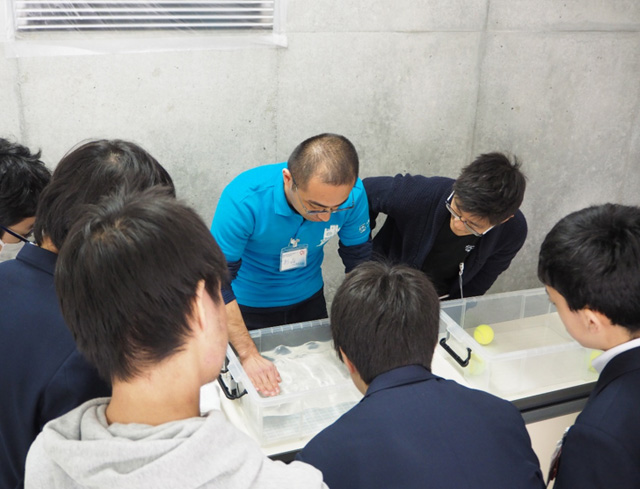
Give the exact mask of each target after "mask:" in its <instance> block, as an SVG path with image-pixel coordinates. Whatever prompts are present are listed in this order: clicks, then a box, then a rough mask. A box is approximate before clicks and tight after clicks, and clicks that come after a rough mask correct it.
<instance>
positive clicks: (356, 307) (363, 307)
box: [331, 261, 440, 384]
mask: <svg viewBox="0 0 640 489" xmlns="http://www.w3.org/2000/svg"><path fill="white" fill-rule="evenodd" d="M439 318H440V301H439V300H438V294H437V293H436V291H435V289H434V288H433V285H432V284H431V282H430V281H429V279H428V278H427V276H426V275H425V274H424V273H422V272H421V271H419V270H415V269H413V268H409V267H407V266H405V265H390V264H388V263H385V262H373V261H372V262H365V263H362V264H360V265H358V267H356V268H355V269H354V270H353V271H352V272H350V273H349V274H348V275H347V277H346V278H345V280H344V282H343V283H342V285H340V287H339V288H338V290H337V292H336V295H335V298H334V299H333V303H332V305H331V333H332V336H333V340H334V344H335V347H336V350H338V353H339V349H340V348H341V349H342V350H343V351H344V353H345V355H347V357H348V358H349V360H351V362H352V363H353V364H354V366H355V367H356V368H357V369H358V372H359V373H360V376H361V377H362V380H363V381H364V382H365V383H366V384H370V383H371V381H373V379H374V378H376V377H377V376H378V375H380V374H382V373H384V372H387V371H389V370H391V369H394V368H397V367H402V366H405V365H422V366H424V367H426V368H430V367H431V360H432V358H433V351H434V349H435V347H436V342H437V339H438V330H439V324H440V319H439Z"/></svg>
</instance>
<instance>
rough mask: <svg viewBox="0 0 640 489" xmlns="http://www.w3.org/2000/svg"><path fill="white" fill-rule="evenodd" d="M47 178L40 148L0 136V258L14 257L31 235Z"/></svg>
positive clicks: (48, 178)
mask: <svg viewBox="0 0 640 489" xmlns="http://www.w3.org/2000/svg"><path fill="white" fill-rule="evenodd" d="M50 179H51V172H50V171H49V169H48V168H47V167H46V166H45V164H44V163H43V162H42V161H40V152H37V153H34V154H31V151H30V150H29V148H26V147H25V146H22V145H21V144H17V143H12V142H10V141H8V140H6V139H2V138H0V262H3V261H6V260H11V259H13V258H15V257H16V255H17V254H18V252H19V251H20V250H21V249H22V247H23V246H24V244H25V242H27V240H28V238H29V237H30V236H31V234H32V231H33V223H34V221H35V215H36V206H37V205H38V198H39V197H40V193H41V192H42V190H43V189H44V188H45V187H46V185H47V184H48V183H49V180H50Z"/></svg>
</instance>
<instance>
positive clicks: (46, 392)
mask: <svg viewBox="0 0 640 489" xmlns="http://www.w3.org/2000/svg"><path fill="white" fill-rule="evenodd" d="M56 258H57V255H56V254H55V253H51V252H49V251H47V250H44V249H42V248H39V247H37V246H34V245H31V244H27V245H25V246H24V247H23V248H22V250H20V252H19V253H18V256H17V258H16V259H15V260H9V261H6V262H3V263H1V264H0V393H1V396H2V398H1V400H0V403H1V408H0V487H2V488H16V487H22V486H23V480H24V464H25V459H26V456H27V452H28V450H29V447H30V445H31V443H32V442H33V440H34V439H35V438H36V435H37V434H38V433H39V432H40V430H41V429H42V427H43V426H44V424H45V423H46V422H47V421H49V420H51V419H53V418H57V417H58V416H60V415H62V414H64V413H66V412H67V411H69V410H71V409H72V408H75V407H76V406H78V405H80V404H81V403H83V402H84V401H86V400H88V399H92V398H94V397H102V396H108V395H110V392H111V389H110V387H109V386H108V385H107V384H106V383H104V382H103V381H102V380H100V379H99V377H98V374H97V372H96V371H95V369H94V368H93V367H90V366H89V364H88V363H87V362H86V361H85V360H84V359H83V358H82V357H81V356H80V354H79V353H78V351H77V350H76V346H75V343H74V341H73V337H72V336H71V333H70V332H69V330H68V329H67V326H66V324H65V322H64V320H63V319H62V314H61V312H60V308H59V306H58V299H57V296H56V293H55V287H54V282H53V272H54V269H55V263H56Z"/></svg>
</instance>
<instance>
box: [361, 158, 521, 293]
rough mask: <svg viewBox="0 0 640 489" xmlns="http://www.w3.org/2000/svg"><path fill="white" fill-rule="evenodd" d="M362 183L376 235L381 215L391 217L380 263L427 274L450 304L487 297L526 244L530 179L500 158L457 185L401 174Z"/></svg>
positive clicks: (476, 165) (485, 161)
mask: <svg viewBox="0 0 640 489" xmlns="http://www.w3.org/2000/svg"><path fill="white" fill-rule="evenodd" d="M363 183H364V186H365V189H366V191H367V197H368V198H369V212H370V214H371V228H372V229H374V228H375V224H376V218H377V217H378V214H379V213H384V214H386V215H387V220H386V221H385V223H384V225H383V226H382V228H381V229H380V231H379V232H378V234H377V235H376V236H375V238H374V240H373V256H374V258H382V259H385V260H390V261H391V262H393V263H404V264H406V265H409V266H411V267H413V268H417V269H418V270H422V271H424V272H425V273H426V274H427V276H428V277H429V278H430V279H431V281H432V282H433V284H434V286H435V287H436V291H437V292H438V295H439V296H441V297H443V298H448V299H455V298H459V297H461V296H464V297H470V296H477V295H482V294H484V293H485V292H486V291H487V290H488V289H489V287H491V285H493V283H494V282H495V280H496V279H497V278H498V275H500V274H501V273H502V272H504V271H505V270H506V269H507V268H509V265H510V264H511V260H513V258H514V257H515V256H516V254H517V253H518V251H520V248H522V245H523V244H524V241H525V239H526V237H527V221H526V220H525V218H524V215H523V214H522V212H520V211H519V210H518V209H519V207H520V205H521V204H522V200H523V198H524V192H525V186H526V181H525V177H524V175H523V174H522V172H521V171H520V165H519V163H518V161H517V160H516V159H515V158H514V162H513V163H512V162H511V161H510V160H509V158H507V157H506V156H505V155H503V154H501V153H489V154H483V155H480V156H479V157H478V158H476V160H475V161H474V162H473V163H471V164H470V165H468V166H467V167H465V168H463V169H462V172H461V173H460V176H459V177H458V178H457V179H456V180H453V179H452V178H445V177H424V176H421V175H409V174H407V175H400V174H398V175H396V176H395V177H371V178H365V179H364V181H363Z"/></svg>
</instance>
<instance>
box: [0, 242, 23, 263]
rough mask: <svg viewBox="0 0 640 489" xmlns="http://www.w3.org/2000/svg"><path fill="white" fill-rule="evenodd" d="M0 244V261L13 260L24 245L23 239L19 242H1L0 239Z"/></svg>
mask: <svg viewBox="0 0 640 489" xmlns="http://www.w3.org/2000/svg"><path fill="white" fill-rule="evenodd" d="M0 246H2V249H0V262H3V261H6V260H13V259H14V258H15V257H16V255H17V254H18V252H19V251H20V250H21V249H22V247H23V246H24V241H20V242H19V243H3V242H2V240H1V239H0Z"/></svg>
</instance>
